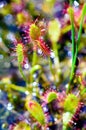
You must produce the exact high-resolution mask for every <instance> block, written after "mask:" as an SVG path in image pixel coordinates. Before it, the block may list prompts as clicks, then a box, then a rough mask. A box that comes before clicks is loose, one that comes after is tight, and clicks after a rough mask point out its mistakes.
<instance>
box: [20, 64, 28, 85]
mask: <svg viewBox="0 0 86 130" xmlns="http://www.w3.org/2000/svg"><path fill="white" fill-rule="evenodd" d="M18 67H19V71H20V74H21V75H22V78H23V79H24V81H25V82H26V83H27V84H28V81H27V79H26V77H25V75H24V73H23V70H22V66H21V65H20V64H19V63H18Z"/></svg>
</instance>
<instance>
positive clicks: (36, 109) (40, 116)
mask: <svg viewBox="0 0 86 130" xmlns="http://www.w3.org/2000/svg"><path fill="white" fill-rule="evenodd" d="M25 106H26V108H27V110H28V111H29V112H30V114H32V116H33V117H34V118H35V119H36V120H37V121H38V122H39V123H40V124H41V125H44V124H45V117H44V113H43V110H42V108H41V106H40V104H39V103H37V102H36V101H34V100H26V104H25Z"/></svg>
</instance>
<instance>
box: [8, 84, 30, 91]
mask: <svg viewBox="0 0 86 130" xmlns="http://www.w3.org/2000/svg"><path fill="white" fill-rule="evenodd" d="M6 86H7V87H8V88H11V89H13V90H16V91H20V92H23V93H25V92H26V91H28V90H27V89H26V88H24V87H20V86H17V85H14V84H6Z"/></svg>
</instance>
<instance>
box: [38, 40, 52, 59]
mask: <svg viewBox="0 0 86 130" xmlns="http://www.w3.org/2000/svg"><path fill="white" fill-rule="evenodd" d="M36 42H37V45H38V47H39V48H40V49H41V50H42V51H43V53H44V54H45V55H47V56H50V53H51V49H50V48H49V46H48V45H47V44H46V43H45V42H44V41H43V40H42V39H39V40H37V41H36Z"/></svg>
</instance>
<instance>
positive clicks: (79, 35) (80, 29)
mask: <svg viewBox="0 0 86 130" xmlns="http://www.w3.org/2000/svg"><path fill="white" fill-rule="evenodd" d="M85 13H86V4H85V5H84V7H83V10H82V17H81V22H80V28H79V33H78V38H77V42H76V48H75V54H74V60H73V62H72V69H71V75H70V84H71V82H72V80H73V78H74V74H75V69H76V60H77V55H78V46H79V44H80V40H81V34H82V27H83V21H84V16H85ZM72 32H73V27H72ZM72 38H73V37H72ZM72 47H73V46H72ZM72 57H73V56H72ZM70 84H69V85H68V88H67V93H68V92H69V91H70Z"/></svg>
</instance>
